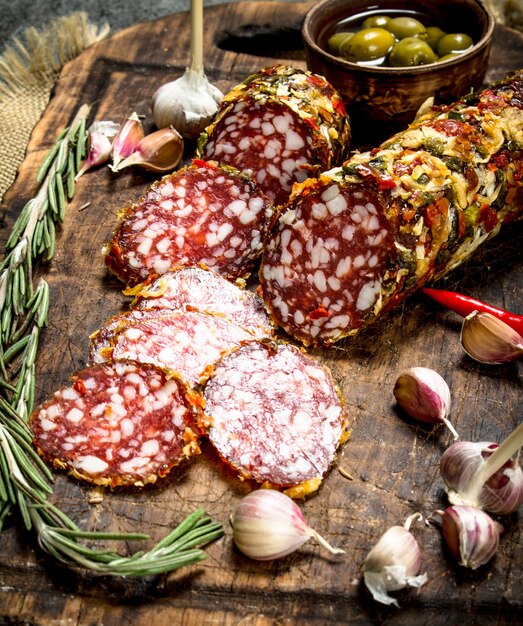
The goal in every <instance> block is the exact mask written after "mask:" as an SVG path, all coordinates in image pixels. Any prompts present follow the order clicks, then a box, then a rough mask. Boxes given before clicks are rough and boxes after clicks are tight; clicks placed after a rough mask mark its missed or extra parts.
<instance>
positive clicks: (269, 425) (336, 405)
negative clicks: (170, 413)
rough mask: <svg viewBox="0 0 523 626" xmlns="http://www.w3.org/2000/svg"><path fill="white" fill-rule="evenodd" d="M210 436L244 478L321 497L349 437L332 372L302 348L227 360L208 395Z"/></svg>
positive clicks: (240, 353) (256, 349) (250, 351)
mask: <svg viewBox="0 0 523 626" xmlns="http://www.w3.org/2000/svg"><path fill="white" fill-rule="evenodd" d="M203 396H204V400H205V419H206V421H207V422H208V436H209V439H210V441H211V442H212V444H213V446H214V447H215V448H216V450H217V451H218V453H219V455H220V457H221V458H222V459H223V460H224V461H225V462H226V463H227V464H229V465H230V466H231V467H232V468H234V469H235V470H236V471H237V472H238V473H239V475H240V476H241V477H243V478H247V479H253V480H255V481H257V482H259V483H264V484H267V485H270V486H273V487H277V488H284V489H287V490H289V495H292V496H293V497H300V496H303V495H306V494H307V493H311V492H313V491H315V490H316V489H317V488H318V487H319V485H320V484H321V481H322V479H323V476H324V475H325V473H326V472H327V470H328V469H329V467H330V466H331V464H332V463H333V460H334V458H335V454H336V450H337V449H338V446H339V445H340V443H341V442H343V441H344V440H345V439H346V437H347V419H346V415H345V410H344V406H343V403H342V400H341V396H340V393H339V390H338V388H337V386H336V385H335V384H334V382H333V380H332V377H331V375H330V372H329V371H328V370H327V369H326V368H324V367H322V366H321V365H320V364H319V363H318V362H317V361H315V360H314V359H313V358H312V357H310V356H308V355H307V354H305V353H304V352H303V351H302V350H300V349H299V348H296V347H295V346H292V345H287V344H276V343H273V342H251V343H249V344H246V345H244V346H241V347H239V348H237V349H235V350H234V351H232V352H231V353H230V354H228V355H226V356H224V357H223V358H222V359H221V360H220V361H219V362H218V363H217V364H216V366H215V367H214V370H213V372H212V375H211V376H210V378H209V380H208V381H207V383H206V384H205V388H204V391H203Z"/></svg>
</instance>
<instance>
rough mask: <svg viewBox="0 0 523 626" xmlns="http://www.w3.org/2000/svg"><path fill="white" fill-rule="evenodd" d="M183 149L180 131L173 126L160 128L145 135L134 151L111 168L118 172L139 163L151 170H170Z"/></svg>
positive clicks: (173, 167)
mask: <svg viewBox="0 0 523 626" xmlns="http://www.w3.org/2000/svg"><path fill="white" fill-rule="evenodd" d="M183 150H184V143H183V138H182V136H181V135H180V133H179V132H178V131H177V130H175V129H174V128H162V129H160V130H157V131H155V132H154V133H151V134H150V135H146V136H145V137H144V138H143V139H142V140H141V141H140V142H139V143H138V145H137V146H136V148H135V150H134V152H133V153H132V154H130V155H129V156H128V157H127V158H126V159H124V160H123V161H120V163H119V164H118V165H117V166H113V168H112V169H113V171H115V172H119V171H120V170H123V169H124V168H126V167H130V166H131V165H139V166H140V167H143V168H144V169H146V170H149V171H151V172H157V173H166V172H171V171H172V170H174V169H175V167H176V166H177V165H178V164H179V163H180V161H181V160H182V156H183Z"/></svg>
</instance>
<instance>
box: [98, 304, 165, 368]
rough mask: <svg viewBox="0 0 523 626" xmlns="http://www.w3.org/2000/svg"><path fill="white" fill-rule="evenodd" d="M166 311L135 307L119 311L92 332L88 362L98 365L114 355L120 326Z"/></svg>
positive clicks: (163, 313) (162, 313) (159, 314)
mask: <svg viewBox="0 0 523 626" xmlns="http://www.w3.org/2000/svg"><path fill="white" fill-rule="evenodd" d="M165 314H166V312H165V311H164V310H162V309H147V310H143V311H142V310H138V309H133V310H131V311H125V312H124V313H118V314H117V315H113V316H112V317H111V318H109V319H108V320H107V321H106V322H105V324H104V325H103V326H102V327H101V328H99V329H98V330H96V331H95V332H94V333H92V334H91V336H90V337H89V351H88V357H87V362H88V364H89V365H96V364H97V363H105V362H106V361H107V360H109V358H110V356H111V355H112V350H113V349H112V341H113V338H114V337H115V335H116V334H117V333H118V331H119V329H120V328H124V327H126V326H129V325H130V324H132V323H134V322H138V321H140V320H144V319H150V318H151V317H160V316H161V315H165Z"/></svg>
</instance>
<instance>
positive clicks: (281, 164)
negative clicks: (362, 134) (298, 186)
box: [198, 65, 350, 206]
mask: <svg viewBox="0 0 523 626" xmlns="http://www.w3.org/2000/svg"><path fill="white" fill-rule="evenodd" d="M349 140H350V125H349V120H348V117H347V113H346V110H345V107H344V105H343V102H342V100H341V97H340V95H339V94H338V93H337V91H336V90H335V89H334V88H333V87H332V85H331V84H330V83H329V82H328V81H327V80H325V78H323V77H321V76H317V75H315V74H311V73H310V72H306V71H303V70H300V69H297V68H294V67H289V66H285V65H277V66H273V67H269V68H265V69H263V70H260V71H259V72H257V73H255V74H252V75H251V76H249V77H248V78H247V79H246V80H245V81H244V82H242V83H241V84H240V85H237V86H236V87H234V88H233V89H232V90H231V91H230V92H229V93H228V94H226V96H225V97H224V99H223V101H222V104H221V107H220V109H219V111H218V113H217V114H216V116H215V118H214V120H213V123H212V124H211V125H210V126H209V127H208V128H207V129H206V131H205V132H204V133H202V136H201V137H200V140H199V145H198V150H199V153H200V154H201V155H202V157H203V158H205V159H213V160H216V161H218V162H219V163H222V164H227V165H231V166H233V167H235V168H237V169H238V170H240V171H242V172H245V173H247V174H249V176H251V177H252V178H253V180H254V181H255V182H256V184H257V185H258V186H259V188H260V189H261V190H262V191H264V193H266V194H267V196H268V197H269V198H270V200H271V201H272V202H273V203H274V204H275V205H276V206H280V205H284V204H286V202H287V200H288V198H289V195H290V193H291V190H292V186H293V184H294V183H296V182H303V181H304V180H305V179H306V178H308V177H309V176H314V175H316V174H318V173H319V172H320V171H323V170H326V169H328V168H330V167H332V166H334V165H337V164H338V163H340V162H341V161H342V160H343V156H344V155H345V154H346V152H347V149H348V144H349Z"/></svg>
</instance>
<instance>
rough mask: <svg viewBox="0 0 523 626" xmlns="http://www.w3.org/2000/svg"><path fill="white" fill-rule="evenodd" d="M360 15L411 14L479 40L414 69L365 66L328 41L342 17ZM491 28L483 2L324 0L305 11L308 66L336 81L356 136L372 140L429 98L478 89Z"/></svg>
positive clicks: (440, 99) (451, 97)
mask: <svg viewBox="0 0 523 626" xmlns="http://www.w3.org/2000/svg"><path fill="white" fill-rule="evenodd" d="M361 14H363V15H364V17H368V16H370V15H379V14H386V15H391V16H400V15H409V16H411V17H416V18H417V19H419V20H420V21H421V22H422V23H423V24H425V25H429V24H430V25H434V26H439V27H440V28H442V30H444V31H446V32H452V33H457V32H464V33H467V34H468V35H469V36H470V37H472V39H473V41H474V42H475V44H474V46H473V47H472V48H471V49H469V50H468V51H467V52H464V53H462V54H460V55H459V56H456V57H454V58H452V59H449V60H446V61H439V62H436V63H430V64H428V65H419V66H415V67H375V66H363V65H359V64H357V63H352V62H350V61H347V60H346V59H343V58H339V57H336V56H333V55H332V54H330V53H329V52H328V51H327V40H328V39H329V37H330V36H331V35H332V34H334V33H335V32H337V31H338V30H340V27H339V23H340V22H341V21H343V20H346V19H347V18H349V19H350V18H351V17H354V16H356V15H361ZM362 19H363V18H362ZM493 31H494V18H493V16H492V14H491V13H490V12H489V11H488V10H487V9H486V8H485V6H484V5H483V3H482V2H481V1H480V0H410V1H409V0H376V2H374V3H369V2H368V0H321V1H320V2H318V4H316V5H315V6H314V7H313V8H312V9H311V10H310V11H309V12H308V13H307V15H306V16H305V20H304V22H303V26H302V37H303V43H304V47H305V58H306V61H307V67H308V69H309V70H310V71H312V72H314V73H316V74H321V75H322V76H325V78H327V80H329V82H331V83H332V85H333V86H334V87H336V89H337V90H338V91H339V92H340V94H341V96H342V98H343V100H344V102H345V104H346V106H347V109H348V112H349V115H350V118H351V122H352V128H353V137H354V141H355V142H356V144H357V145H358V144H359V145H366V144H368V145H370V144H372V143H373V142H374V141H375V140H381V139H385V138H386V137H387V136H388V135H390V134H391V133H393V132H396V131H397V130H400V129H401V128H404V127H406V126H407V125H408V124H409V123H410V122H411V121H412V120H413V119H414V117H415V115H416V112H417V111H418V109H419V107H420V105H421V104H423V103H424V102H425V101H426V99H427V98H429V97H431V96H433V97H434V101H435V103H436V104H442V103H450V102H453V101H455V100H459V99H460V98H461V97H463V96H464V95H466V94H467V93H468V92H469V91H470V90H471V89H477V88H478V87H480V86H481V84H482V81H483V79H484V77H485V73H486V71H487V65H488V59H489V54H490V46H491V41H492V35H493ZM353 143H354V142H353Z"/></svg>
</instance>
